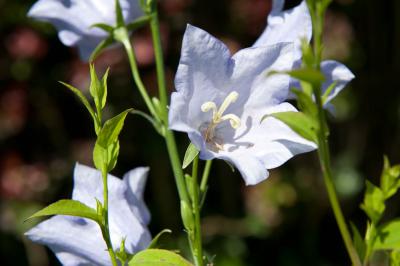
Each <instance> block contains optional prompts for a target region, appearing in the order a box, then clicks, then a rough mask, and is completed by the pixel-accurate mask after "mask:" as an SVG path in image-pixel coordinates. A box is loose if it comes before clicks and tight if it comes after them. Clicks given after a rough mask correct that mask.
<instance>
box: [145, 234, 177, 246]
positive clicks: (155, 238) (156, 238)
mask: <svg viewBox="0 0 400 266" xmlns="http://www.w3.org/2000/svg"><path fill="white" fill-rule="evenodd" d="M171 233H172V231H171V230H169V229H164V230H162V231H161V232H160V233H158V234H157V235H156V236H155V237H154V238H153V240H151V243H150V245H149V246H148V247H147V249H152V248H156V246H157V244H158V240H159V239H160V237H161V236H162V235H164V234H171Z"/></svg>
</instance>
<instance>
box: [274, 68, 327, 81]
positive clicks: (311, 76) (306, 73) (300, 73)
mask: <svg viewBox="0 0 400 266" xmlns="http://www.w3.org/2000/svg"><path fill="white" fill-rule="evenodd" d="M276 74H287V75H289V76H291V77H292V78H295V79H298V80H300V81H305V82H308V83H310V84H313V85H320V84H321V83H322V82H324V80H325V76H324V75H323V74H322V73H321V72H320V71H318V70H315V69H312V68H299V69H295V70H291V71H270V72H269V73H268V75H276Z"/></svg>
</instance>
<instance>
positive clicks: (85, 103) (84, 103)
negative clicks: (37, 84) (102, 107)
mask: <svg viewBox="0 0 400 266" xmlns="http://www.w3.org/2000/svg"><path fill="white" fill-rule="evenodd" d="M59 82H60V83H61V84H62V85H64V86H65V87H67V88H68V89H69V90H70V91H72V92H73V93H74V94H75V95H76V96H77V97H78V98H79V100H81V102H82V103H83V105H84V106H85V107H86V109H87V110H88V111H89V114H90V116H91V117H92V118H93V121H94V122H95V123H97V122H96V121H97V118H96V115H95V113H94V111H93V109H92V107H91V106H90V103H89V102H88V100H87V99H86V97H85V95H83V93H82V92H81V91H80V90H78V89H77V88H75V87H73V86H71V85H69V84H67V83H64V82H62V81H59Z"/></svg>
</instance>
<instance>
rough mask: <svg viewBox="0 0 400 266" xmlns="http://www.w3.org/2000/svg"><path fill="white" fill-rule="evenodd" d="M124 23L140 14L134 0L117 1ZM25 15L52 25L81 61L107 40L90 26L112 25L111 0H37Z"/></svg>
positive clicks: (136, 1)
mask: <svg viewBox="0 0 400 266" xmlns="http://www.w3.org/2000/svg"><path fill="white" fill-rule="evenodd" d="M120 5H121V9H122V13H123V16H124V19H125V22H126V23H129V22H132V21H133V20H135V19H136V18H138V17H139V16H140V15H141V14H142V10H141V9H140V7H139V3H138V0H120ZM28 16H30V17H33V18H35V19H38V20H42V21H47V22H50V23H51V24H53V25H54V26H55V27H56V28H57V30H58V37H59V38H60V40H61V42H62V43H63V44H65V45H66V46H77V47H78V48H79V52H80V55H81V58H82V59H83V60H88V59H89V57H90V54H91V53H92V52H93V50H94V49H95V48H96V46H97V45H98V44H99V43H100V42H101V41H102V40H104V39H106V38H107V37H108V33H106V32H105V31H103V30H101V29H99V28H95V27H91V26H92V25H94V24H97V23H104V24H107V25H111V26H113V25H115V20H116V19H115V0H39V1H37V2H36V3H35V4H34V5H33V6H32V7H31V9H30V10H29V12H28Z"/></svg>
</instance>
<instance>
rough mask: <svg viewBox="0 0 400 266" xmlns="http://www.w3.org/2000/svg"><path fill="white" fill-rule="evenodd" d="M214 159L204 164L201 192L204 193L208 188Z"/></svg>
mask: <svg viewBox="0 0 400 266" xmlns="http://www.w3.org/2000/svg"><path fill="white" fill-rule="evenodd" d="M211 165H212V160H208V161H206V165H205V166H204V171H203V176H202V177H201V183H200V193H201V194H202V195H203V194H204V192H205V191H206V189H207V183H208V176H209V175H210V170H211Z"/></svg>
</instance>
